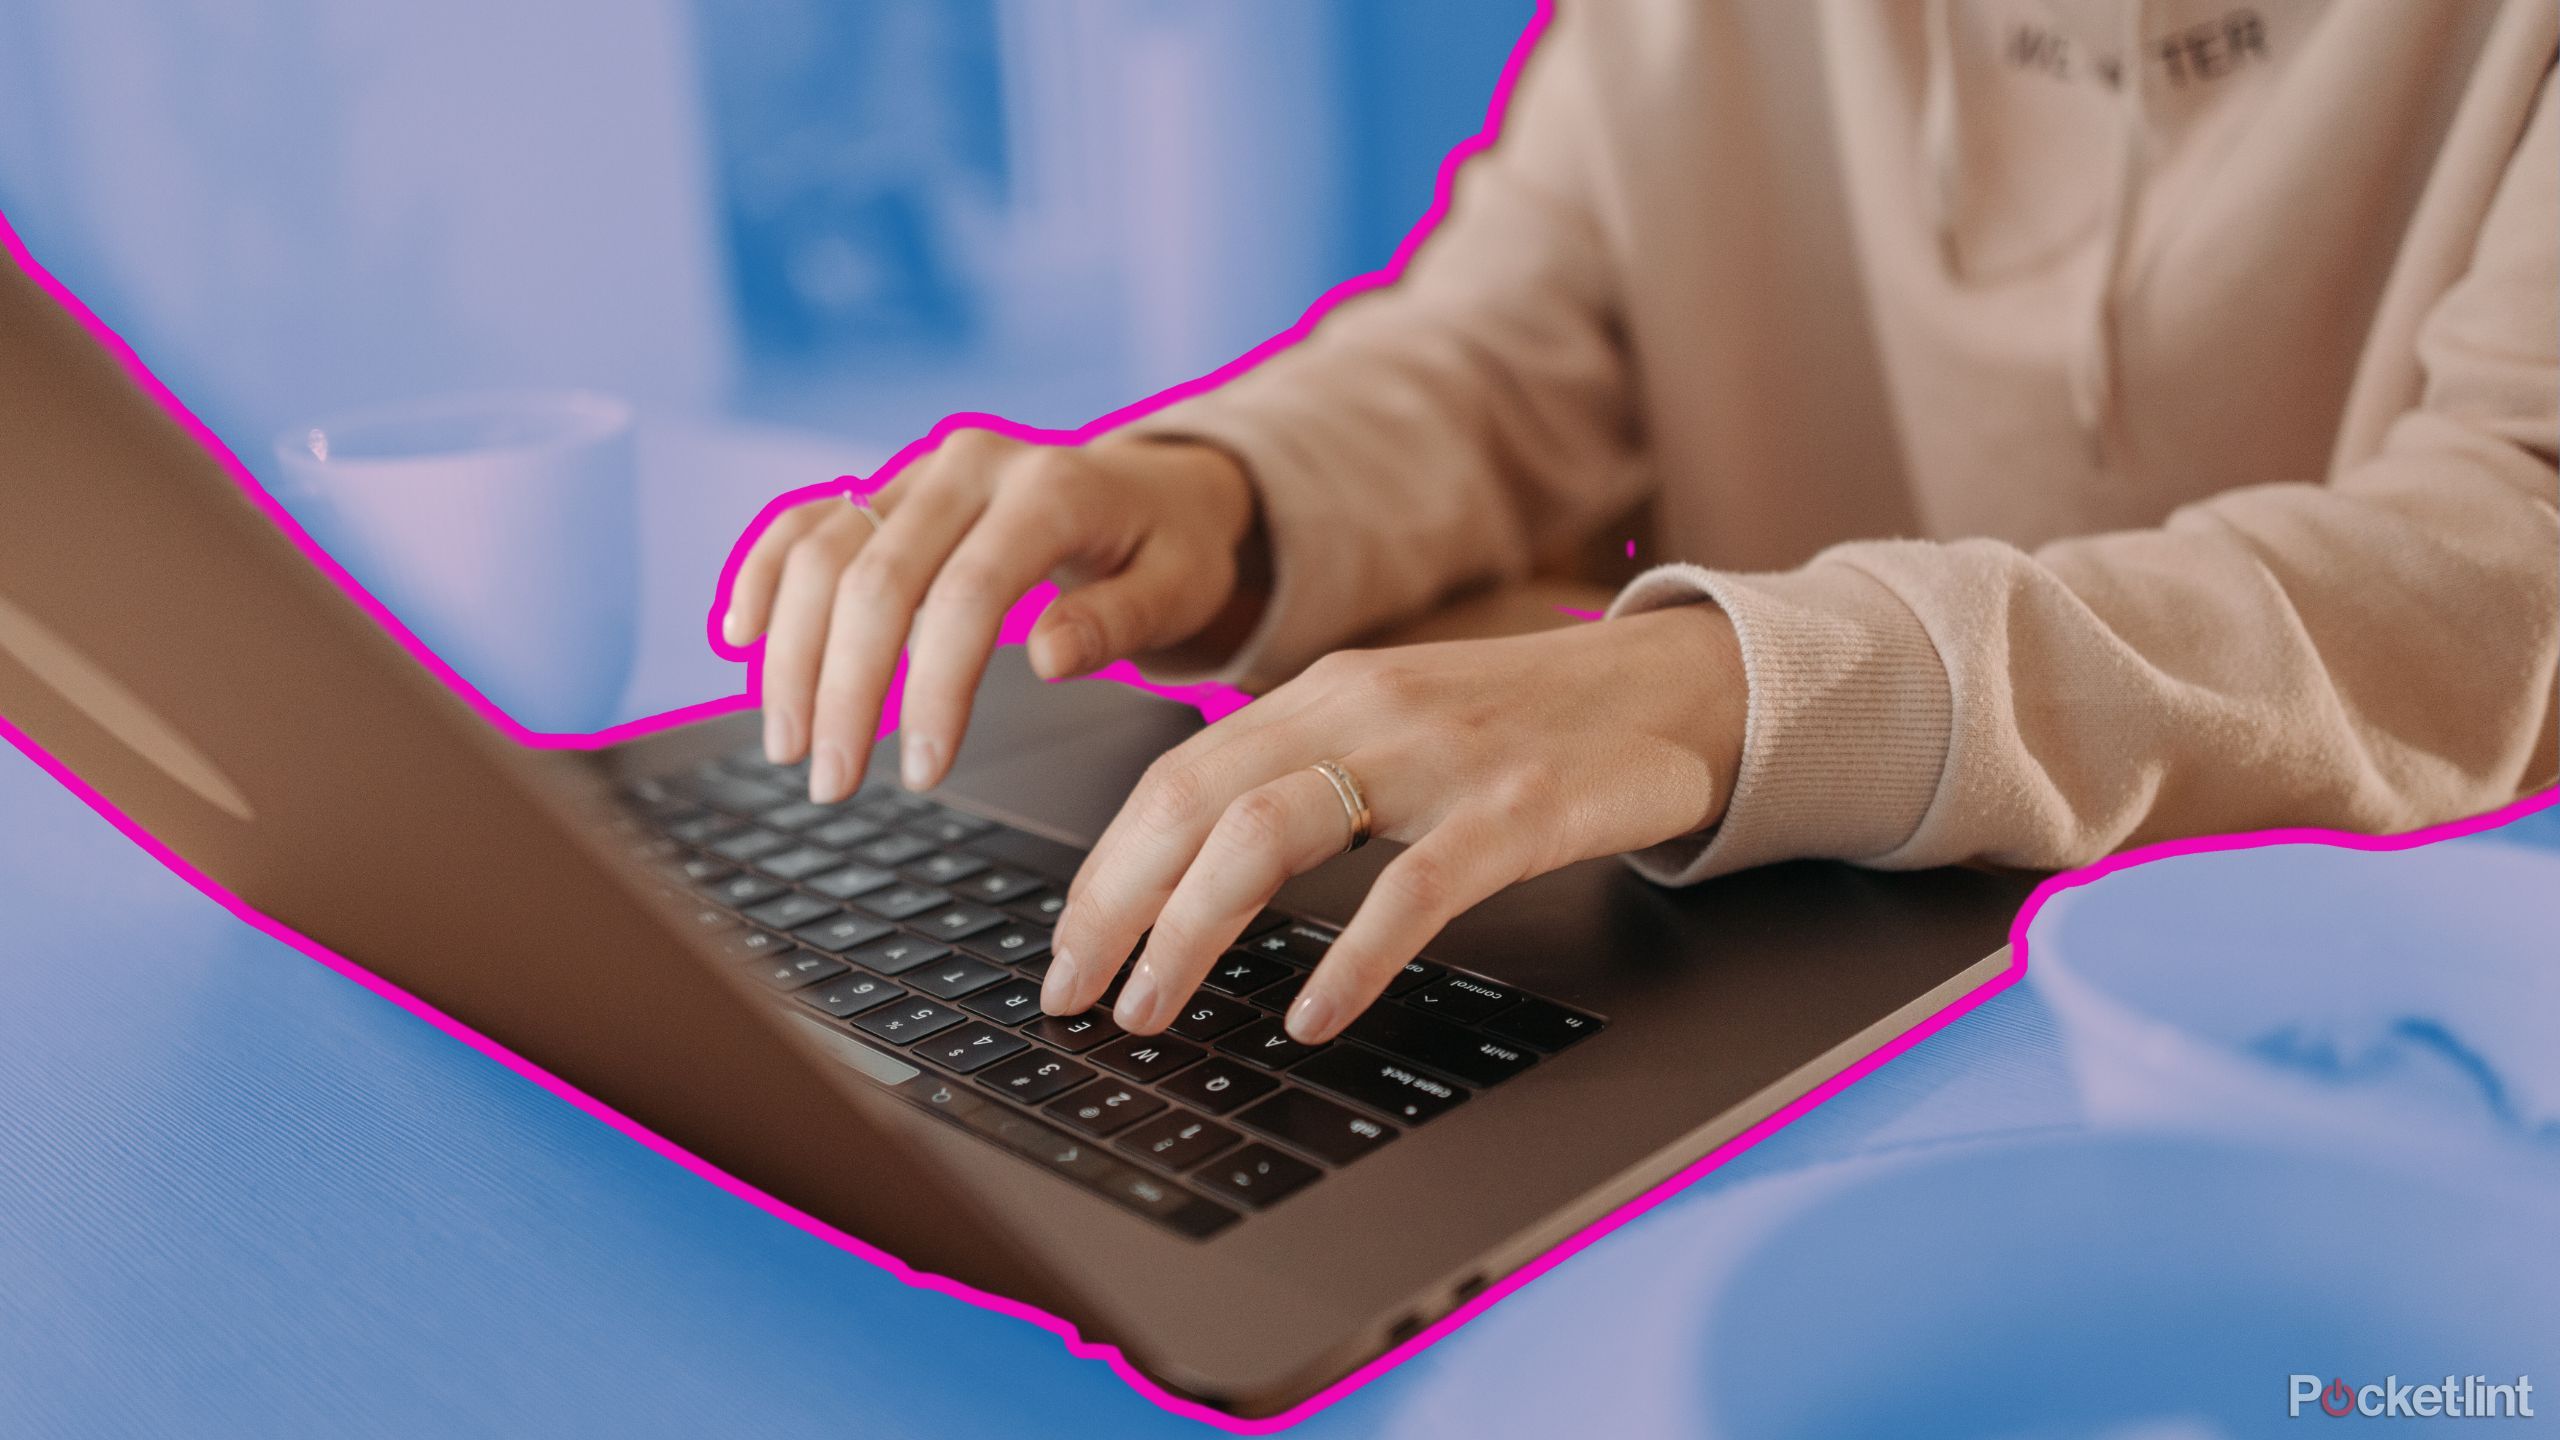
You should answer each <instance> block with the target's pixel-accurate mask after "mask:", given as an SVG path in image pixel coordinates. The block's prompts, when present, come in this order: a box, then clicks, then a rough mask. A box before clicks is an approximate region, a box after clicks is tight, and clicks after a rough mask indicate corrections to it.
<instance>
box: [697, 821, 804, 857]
mask: <svg viewBox="0 0 2560 1440" xmlns="http://www.w3.org/2000/svg"><path fill="white" fill-rule="evenodd" d="M790 843H791V841H790V839H789V838H788V837H787V836H782V835H776V834H775V833H773V832H772V831H770V830H756V829H748V830H741V831H739V832H738V833H737V834H735V835H730V836H726V837H724V838H722V839H718V840H714V841H712V842H711V853H712V854H714V855H717V856H719V857H720V858H721V859H723V860H736V861H739V862H740V863H744V862H746V861H749V860H753V859H755V858H757V857H758V856H762V855H770V854H772V853H773V852H774V851H776V850H779V849H782V848H783V847H784V846H786V845H789V844H790Z"/></svg>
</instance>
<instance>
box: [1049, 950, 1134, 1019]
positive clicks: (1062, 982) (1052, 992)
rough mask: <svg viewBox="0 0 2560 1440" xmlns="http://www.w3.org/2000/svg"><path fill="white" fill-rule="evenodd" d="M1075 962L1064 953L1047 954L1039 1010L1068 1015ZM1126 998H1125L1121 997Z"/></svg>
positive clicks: (1074, 983) (1073, 996) (1052, 952)
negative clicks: (1047, 959)
mask: <svg viewBox="0 0 2560 1440" xmlns="http://www.w3.org/2000/svg"><path fill="white" fill-rule="evenodd" d="M1075 993H1076V962H1075V960H1074V958H1073V957H1071V956H1069V955H1068V954H1067V952H1066V951H1064V950H1058V949H1052V950H1051V951H1050V952H1049V975H1048V978H1046V979H1044V980H1042V981H1041V982H1040V1008H1041V1009H1043V1010H1046V1011H1048V1012H1049V1013H1050V1014H1052V1015H1064V1014H1067V1013H1069V1012H1068V1010H1067V1006H1068V1004H1069V1003H1071V1002H1072V1001H1073V1000H1074V998H1075ZM1123 998H1124V999H1125V998H1126V997H1125V996H1124V997H1123Z"/></svg>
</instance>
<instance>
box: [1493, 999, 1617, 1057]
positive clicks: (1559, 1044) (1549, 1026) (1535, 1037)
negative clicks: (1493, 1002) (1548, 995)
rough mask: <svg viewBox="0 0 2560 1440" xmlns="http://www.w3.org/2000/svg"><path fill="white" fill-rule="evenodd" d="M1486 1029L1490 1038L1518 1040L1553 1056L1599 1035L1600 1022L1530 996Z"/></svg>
mask: <svg viewBox="0 0 2560 1440" xmlns="http://www.w3.org/2000/svg"><path fill="white" fill-rule="evenodd" d="M1484 1028H1485V1031H1486V1033H1488V1034H1493V1035H1499V1036H1501V1037H1502V1038H1503V1039H1505V1040H1517V1041H1519V1042H1520V1043H1522V1044H1524V1045H1529V1046H1533V1047H1535V1048H1537V1049H1540V1050H1544V1051H1546V1052H1547V1053H1549V1054H1551V1055H1552V1054H1554V1053H1555V1052H1556V1051H1558V1050H1561V1049H1563V1048H1564V1047H1566V1046H1567V1045H1570V1044H1572V1043H1573V1042H1574V1041H1576V1040H1579V1039H1581V1038H1582V1037H1583V1036H1585V1035H1596V1034H1598V1033H1599V1032H1600V1022H1599V1021H1598V1020H1597V1019H1594V1018H1593V1017H1591V1016H1589V1015H1585V1014H1583V1013H1582V1012H1581V1011H1579V1010H1567V1009H1566V1008H1564V1007H1563V1006H1561V1005H1558V1004H1556V1003H1555V1002H1554V1001H1552V1000H1541V999H1539V998H1538V997H1537V996H1535V995H1531V996H1528V997H1526V998H1524V999H1523V1000H1521V1002H1520V1003H1519V1004H1517V1005H1514V1006H1512V1007H1511V1008H1510V1009H1508V1010H1505V1011H1503V1012H1502V1013H1501V1014H1499V1015H1496V1016H1495V1017H1493V1018H1492V1019H1490V1020H1487V1021H1486V1022H1484Z"/></svg>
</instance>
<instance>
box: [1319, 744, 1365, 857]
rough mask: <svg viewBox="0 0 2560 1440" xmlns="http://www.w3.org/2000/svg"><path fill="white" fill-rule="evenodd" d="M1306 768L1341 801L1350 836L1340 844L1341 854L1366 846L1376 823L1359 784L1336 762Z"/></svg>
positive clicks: (1328, 761) (1320, 762)
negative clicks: (1321, 779)
mask: <svg viewBox="0 0 2560 1440" xmlns="http://www.w3.org/2000/svg"><path fill="white" fill-rule="evenodd" d="M1308 768H1309V769H1312V770H1314V771H1315V772H1316V773H1317V774H1319V775H1321V776H1323V777H1324V778H1325V780H1326V782H1327V783H1328V784H1330V785H1332V786H1333V793H1334V796H1335V798H1337V799H1339V800H1341V801H1342V813H1343V815H1344V816H1345V818H1347V819H1349V820H1350V821H1351V836H1350V838H1349V839H1347V840H1345V841H1343V842H1342V853H1343V854H1345V855H1348V854H1350V853H1351V852H1352V851H1354V850H1357V849H1359V848H1360V847H1361V846H1363V845H1366V844H1368V843H1369V834H1370V831H1371V830H1372V829H1373V828H1374V826H1375V824H1376V821H1375V817H1373V816H1372V815H1370V813H1369V797H1368V796H1367V795H1366V794H1365V793H1363V792H1362V791H1361V789H1360V782H1359V781H1358V780H1357V779H1354V778H1353V777H1352V774H1351V772H1350V771H1349V770H1347V769H1345V768H1344V767H1343V765H1342V762H1340V761H1338V760H1319V761H1317V762H1316V763H1315V764H1313V765H1312V766H1309V767H1308Z"/></svg>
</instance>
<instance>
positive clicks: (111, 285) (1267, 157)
mask: <svg viewBox="0 0 2560 1440" xmlns="http://www.w3.org/2000/svg"><path fill="white" fill-rule="evenodd" d="M1531 11H1532V5H1531V4H1530V3H1529V0H1211V3H1194V0H865V3H861V4H841V3H833V0H546V3H542V4H537V5H526V4H520V3H512V0H454V3H446V4H439V5H432V6H350V5H344V4H337V3H329V0H0V211H5V213H6V214H7V215H8V216H9V217H10V219H11V221H12V222H13V223H14V224H15V225H16V226H17V228H18V229H19V231H20V233H21V235H22V237H23V238H24V239H25V240H26V241H27V243H28V245H29V247H30V248H31V249H32V250H33V252H34V253H35V254H36V256H37V257H38V258H39V259H40V260H42V261H43V262H44V263H45V264H46V265H47V266H48V267H50V268H52V269H53V270H54V271H55V273H56V274H57V275H58V276H59V277H60V278H61V279H62V280H64V281H65V282H66V283H68V284H69V285H70V286H71V287H72V288H73V289H74V290H75V291H76V292H77V293H79V294H80V295H82V296H83V297H84V298H86V299H87V300H88V302H89V303H90V304H91V305H92V306H93V307H94V308H95V309H97V310H98V311H99V312H100V314H101V315H102V317H103V318H105V319H106V320H107V321H108V323H109V324H111V325H113V326H114V327H116V328H117V330H118V331H119V332H120V333H121V334H123V335H124V337H125V338H126V339H127V340H128V341H129V342H131V343H132V344H133V345H134V346H135V347H136V348H137V349H138V350H139V351H140V352H141V353H142V354H143V356H144V358H145V359H146V361H148V362H149V363H151V364H152V365H153V366H154V368H155V369H156V370H157V371H158V373H159V374H160V376H161V378H162V379H163V380H165V381H166V382H168V383H169V385H170V386H171V387H172V388H173V389H174V390H176V391H177V393H179V394H180V395H181V396H184V397H186V398H187V399H188V400H189V402H190V404H191V405H192V406H193V407H194V408H195V409H196V410H197V411H198V413H199V414H201V415H202V416H203V417H204V418H205V419H206V420H207V421H208V422H209V423H211V424H212V425H213V427H214V428H215V430H216V431H217V432H218V433H220V434H221V435H222V436H223V437H224V438H225V439H226V440H228V441H229V442H230V443H231V446H232V448H233V450H234V451H235V452H237V453H238V454H240V455H241V457H242V458H243V459H244V460H246V461H248V463H249V464H250V465H251V466H252V467H253V468H259V467H261V466H262V463H263V455H264V451H265V446H266V442H267V439H268V437H270V436H272V435H273V434H275V433H276V432H277V431H278V430H279V429H280V428H282V427H284V426H286V425H289V424H294V423H298V422H300V421H302V420H304V419H307V418H308V417H311V416H313V415H317V414H325V413H330V412H336V411H341V410H344V409H347V408H349V407H353V406H362V405H369V404H373V403H376V402H380V401H389V400H399V399H403V398H407V397H411V396H415V395H419V394H425V393H433V392H439V391H449V390H455V389H466V388H468V389H479V388H487V387H505V386H527V385H564V384H566V385H583V386H593V387H597V388H601V389H605V390H610V391H615V392H619V393H622V394H625V395H628V396H630V397H632V398H633V399H635V400H637V401H638V402H640V403H641V405H642V406H643V407H644V410H645V411H648V412H651V413H660V414H664V413H713V414H722V415H735V416H749V417H762V418H765V419H770V420H778V421H787V422H790V423H792V424H795V425H800V426H805V427H814V428H815V429H818V430H821V431H825V432H830V433H834V434H840V435H844V436H847V437H852V438H855V439H858V440H860V441H861V442H863V443H864V444H866V445H869V446H872V447H874V448H879V447H885V446H894V445H895V444H897V443H900V442H903V441H904V440H906V439H908V438H911V437H912V436H914V435H917V434H920V433H922V432H923V431H924V430H925V429H927V428H928V427H929V426H930V425H931V424H932V423H933V422H934V421H935V420H937V419H939V418H940V417H941V416H942V415H944V414H946V413H949V412H951V411H954V410H962V409H976V410H990V411H995V412H998V413H1002V414H1006V415H1008V416H1010V417H1011V418H1014V419H1017V420H1022V421H1026V422H1029V423H1034V424H1044V425H1061V426H1063V425H1072V424H1076V423H1080V422H1082V421H1083V420H1086V419H1089V418H1091V417H1092V416H1094V415H1096V414H1099V413H1102V412H1104V411H1107V410H1110V409H1113V408H1116V407H1117V406H1119V405H1122V404H1125V403H1127V402H1128V401H1130V400H1132V399H1135V398H1137V397H1139V396H1142V395H1145V394H1148V393H1150V392H1152V391H1154V390H1157V389H1159V388H1162V387H1163V386H1165V385H1168V384H1171V383H1174V382H1176V381H1179V380H1183V379H1187V378H1190V377H1191V376H1194V375H1197V374H1199V373H1201V372H1202V371H1204V370H1207V369H1210V368H1213V367H1214V366H1216V365H1218V364H1219V363H1221V362H1223V361H1225V360H1226V359H1228V358H1230V357H1232V356H1233V355H1235V354H1236V353H1238V352H1239V351H1241V350H1243V349H1245V348H1247V347H1249V346H1251V345H1252V344H1254V343H1256V342H1258V341H1259V340H1261V339H1263V338H1264V337H1266V336H1268V335H1270V334H1272V333H1274V332H1275V331H1278V330H1280V329H1282V328H1285V327H1286V326H1287V325H1288V324H1289V323H1290V322H1292V321H1293V320H1295V319H1296V317H1297V316H1298V315H1299V313H1300V312H1302V311H1303V310H1304V309H1305V308H1306V306H1307V305H1308V304H1309V303H1310V302H1311V301H1312V300H1314V299H1315V298H1316V296H1317V295H1319V294H1320V293H1321V292H1322V291H1323V290H1324V289H1325V288H1326V287H1327V286H1328V285H1329V284H1331V283H1332V282H1334V281H1336V280H1338V279H1341V278H1343V277H1346V276H1349V275H1351V274H1354V273H1357V272H1360V271H1364V270H1369V269H1373V268H1375V267H1377V266H1378V265H1380V264H1382V263H1384V262H1385V261H1386V260H1387V258H1388V257H1389V255H1390V254H1391V253H1392V252H1393V250H1394V248H1395V245H1396V242H1397V241H1398V240H1399V239H1400V238H1401V237H1402V235H1403V234H1404V233H1405V232H1406V231H1407V230H1408V229H1409V228H1410V227H1411V226H1412V224H1413V223H1414V221H1415V220H1416V219H1417V218H1418V217H1419V216H1420V215H1421V213H1422V212H1423V210H1424V209H1425V208H1426V207H1427V205H1428V204H1429V202H1430V198H1431V192H1432V183H1433V178H1434V174H1435V171H1436V169H1437V167H1438V165H1439V162H1440V159H1441V157H1442V156H1443V155H1444V154H1445V153H1446V152H1447V150H1448V149H1449V148H1450V146H1452V145H1453V144H1455V143H1456V142H1457V141H1458V140H1460V139H1462V138H1463V137H1465V136H1466V135H1468V134H1469V133H1471V132H1472V131H1474V130H1475V129H1476V127H1477V126H1478V125H1479V124H1480V123H1481V122H1482V119H1483V116H1484V112H1485V107H1486V103H1487V100H1488V98H1489V96H1490V93H1491V90H1492V87H1493V84H1494V81H1495V79H1496V77H1497V75H1498V74H1499V72H1500V69H1501V65H1502V61H1503V59H1504V57H1505V56H1506V54H1507V53H1508V51H1509V49H1510V47H1511V45H1512V44H1513V42H1514V41H1515V40H1516V39H1517V38H1518V36H1519V34H1520V32H1521V30H1522V29H1523V27H1524V26H1525V25H1526V23H1527V21H1528V19H1529V17H1530V14H1531Z"/></svg>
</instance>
